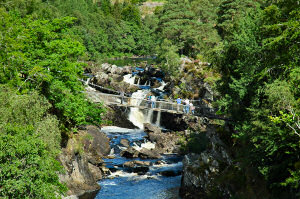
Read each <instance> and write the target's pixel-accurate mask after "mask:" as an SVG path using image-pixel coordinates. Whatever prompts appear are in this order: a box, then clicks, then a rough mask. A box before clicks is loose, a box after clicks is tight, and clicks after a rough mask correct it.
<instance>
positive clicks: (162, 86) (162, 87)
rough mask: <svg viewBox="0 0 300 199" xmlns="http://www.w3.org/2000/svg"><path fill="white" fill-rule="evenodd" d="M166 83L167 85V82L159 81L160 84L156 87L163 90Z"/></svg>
mask: <svg viewBox="0 0 300 199" xmlns="http://www.w3.org/2000/svg"><path fill="white" fill-rule="evenodd" d="M166 85H167V83H165V82H164V81H161V86H160V87H158V88H157V89H159V90H161V91H163V90H164V88H165V86H166Z"/></svg>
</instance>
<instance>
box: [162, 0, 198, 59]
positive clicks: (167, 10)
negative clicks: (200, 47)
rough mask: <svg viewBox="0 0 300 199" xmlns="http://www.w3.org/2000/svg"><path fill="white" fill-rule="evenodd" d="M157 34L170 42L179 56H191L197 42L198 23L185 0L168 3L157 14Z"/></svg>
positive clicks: (174, 0) (173, 0)
mask: <svg viewBox="0 0 300 199" xmlns="http://www.w3.org/2000/svg"><path fill="white" fill-rule="evenodd" d="M158 18H159V24H158V27H159V28H158V30H157V32H158V34H159V35H160V37H162V38H163V39H168V40H170V41H172V43H173V45H175V46H176V47H177V48H178V51H179V52H180V53H181V54H185V55H192V52H193V46H194V45H196V44H197V42H198V37H199V35H198V30H199V23H198V21H197V19H196V16H195V13H194V12H192V10H191V4H190V2H189V1H186V0H172V1H168V2H167V3H166V4H165V5H164V7H163V10H162V11H161V12H159V14H158Z"/></svg>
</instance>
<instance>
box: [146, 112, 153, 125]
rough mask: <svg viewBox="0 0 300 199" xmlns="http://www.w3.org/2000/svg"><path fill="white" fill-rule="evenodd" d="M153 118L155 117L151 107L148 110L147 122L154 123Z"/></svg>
mask: <svg viewBox="0 0 300 199" xmlns="http://www.w3.org/2000/svg"><path fill="white" fill-rule="evenodd" d="M152 118H153V109H149V110H148V112H147V119H146V122H147V123H150V124H151V123H152Z"/></svg>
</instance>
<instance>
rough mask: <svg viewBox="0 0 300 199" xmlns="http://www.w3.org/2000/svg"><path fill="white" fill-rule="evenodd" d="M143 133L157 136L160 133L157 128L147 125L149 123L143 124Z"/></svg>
mask: <svg viewBox="0 0 300 199" xmlns="http://www.w3.org/2000/svg"><path fill="white" fill-rule="evenodd" d="M144 131H145V132H147V133H148V132H153V133H156V134H159V133H161V130H160V128H159V127H157V126H154V125H152V124H149V123H144Z"/></svg>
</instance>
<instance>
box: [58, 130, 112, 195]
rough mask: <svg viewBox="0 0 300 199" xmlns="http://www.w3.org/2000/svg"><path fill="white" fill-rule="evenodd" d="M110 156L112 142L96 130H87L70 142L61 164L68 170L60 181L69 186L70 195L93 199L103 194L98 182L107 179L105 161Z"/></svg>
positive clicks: (64, 151)
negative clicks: (104, 176) (98, 194)
mask: <svg viewBox="0 0 300 199" xmlns="http://www.w3.org/2000/svg"><path fill="white" fill-rule="evenodd" d="M109 152H110V146H109V139H108V138H107V136H106V135H105V134H104V133H102V132H100V130H99V128H97V127H95V126H86V127H85V128H84V130H79V131H78V132H77V133H76V134H73V137H72V138H70V139H69V140H68V143H67V146H66V148H64V149H62V154H61V155H60V156H59V160H60V162H61V164H62V166H63V167H64V169H65V173H63V174H60V180H61V181H62V182H64V183H66V185H67V187H68V189H69V190H68V192H67V194H68V195H76V196H78V197H79V198H93V197H95V195H96V194H97V192H98V191H99V190H100V186H99V185H98V183H97V181H98V180H100V179H102V176H103V171H102V170H103V169H102V168H104V165H103V160H102V157H103V156H106V155H108V154H109Z"/></svg>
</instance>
